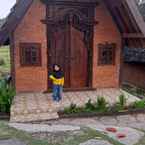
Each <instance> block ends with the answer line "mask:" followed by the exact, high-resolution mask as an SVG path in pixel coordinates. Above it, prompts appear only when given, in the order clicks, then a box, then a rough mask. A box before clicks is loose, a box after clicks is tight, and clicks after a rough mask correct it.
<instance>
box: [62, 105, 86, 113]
mask: <svg viewBox="0 0 145 145" xmlns="http://www.w3.org/2000/svg"><path fill="white" fill-rule="evenodd" d="M79 112H83V109H82V108H80V107H77V105H76V104H73V103H72V104H71V105H70V106H69V107H66V108H64V113H66V114H72V113H79Z"/></svg>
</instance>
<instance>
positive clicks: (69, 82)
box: [47, 6, 93, 89]
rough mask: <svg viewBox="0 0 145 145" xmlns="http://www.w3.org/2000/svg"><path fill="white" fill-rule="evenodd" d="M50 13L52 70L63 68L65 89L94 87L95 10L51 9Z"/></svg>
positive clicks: (57, 7)
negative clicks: (93, 46) (92, 54)
mask: <svg viewBox="0 0 145 145" xmlns="http://www.w3.org/2000/svg"><path fill="white" fill-rule="evenodd" d="M48 10H49V11H48V16H49V18H48V20H47V22H48V56H49V57H48V67H49V68H48V70H49V71H52V66H53V64H58V65H60V66H61V68H62V69H63V71H64V75H65V88H70V89H75V88H79V89H81V88H85V87H90V82H91V79H90V76H91V71H90V66H91V59H92V56H91V55H90V54H91V53H90V52H91V41H92V40H93V38H92V32H93V27H92V20H93V17H92V15H91V14H92V13H90V10H91V9H88V8H87V7H85V8H83V7H77V6H76V7H71V6H52V7H51V6H50V7H49V9H48ZM84 10H85V11H84Z"/></svg>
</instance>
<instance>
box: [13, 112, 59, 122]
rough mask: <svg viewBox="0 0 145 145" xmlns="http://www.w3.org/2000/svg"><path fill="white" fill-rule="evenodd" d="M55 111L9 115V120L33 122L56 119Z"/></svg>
mask: <svg viewBox="0 0 145 145" xmlns="http://www.w3.org/2000/svg"><path fill="white" fill-rule="evenodd" d="M58 118H59V116H58V113H57V112H51V113H50V112H45V113H42V112H40V113H32V114H25V115H23V114H21V115H11V119H10V122H20V123H23V122H33V121H45V120H52V119H58Z"/></svg>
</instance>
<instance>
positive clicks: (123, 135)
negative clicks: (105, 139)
mask: <svg viewBox="0 0 145 145" xmlns="http://www.w3.org/2000/svg"><path fill="white" fill-rule="evenodd" d="M117 137H118V138H125V137H126V135H125V134H123V133H119V134H117Z"/></svg>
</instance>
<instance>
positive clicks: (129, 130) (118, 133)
mask: <svg viewBox="0 0 145 145" xmlns="http://www.w3.org/2000/svg"><path fill="white" fill-rule="evenodd" d="M144 122H145V114H136V115H124V116H114V117H94V118H77V119H60V120H56V121H46V122H41V123H40V124H19V123H10V124H9V125H10V126H11V127H15V128H17V129H20V130H24V131H28V132H38V133H39V132H50V133H53V132H62V131H63V132H66V131H75V130H79V129H80V128H86V127H88V128H91V129H93V130H96V131H98V132H100V133H101V134H104V135H106V136H108V137H110V138H112V139H114V140H116V141H118V142H120V143H121V144H123V145H135V144H136V143H138V142H139V140H140V139H142V138H143V137H144V135H145V134H144V132H143V130H144V131H145V123H144ZM91 141H92V140H91ZM91 141H88V142H86V143H84V144H81V145H90V144H89V143H90V142H91ZM93 142H96V144H95V143H94V144H91V145H98V144H97V142H98V140H96V141H94V140H93ZM99 145H104V144H103V143H102V144H101V141H100V144H99ZM106 145H107V143H106ZM108 145H109V144H108Z"/></svg>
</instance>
